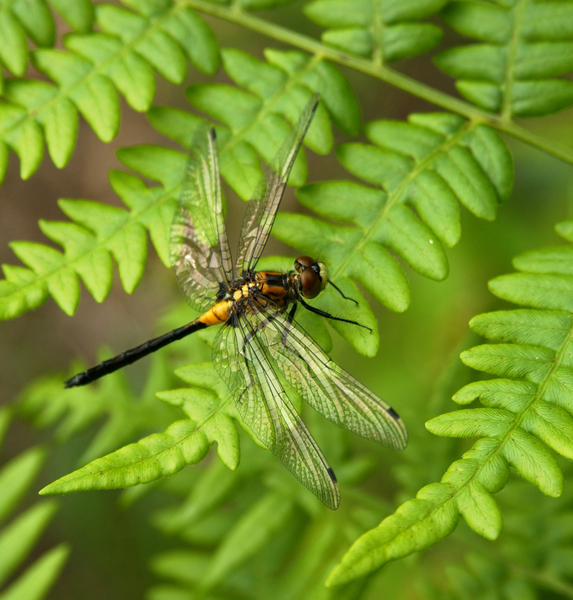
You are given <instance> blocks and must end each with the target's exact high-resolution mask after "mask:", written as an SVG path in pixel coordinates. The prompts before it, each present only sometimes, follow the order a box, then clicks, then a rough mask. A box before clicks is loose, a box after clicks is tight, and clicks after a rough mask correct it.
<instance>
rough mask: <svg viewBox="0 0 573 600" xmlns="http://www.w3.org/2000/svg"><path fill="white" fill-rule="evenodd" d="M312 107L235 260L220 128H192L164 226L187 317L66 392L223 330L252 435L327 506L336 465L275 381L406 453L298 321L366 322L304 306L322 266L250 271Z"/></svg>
mask: <svg viewBox="0 0 573 600" xmlns="http://www.w3.org/2000/svg"><path fill="white" fill-rule="evenodd" d="M318 102H319V98H318V95H314V96H313V97H312V98H311V99H310V101H309V102H308V104H307V105H306V107H305V108H304V110H303V112H302V114H301V115H300V117H299V119H298V121H297V122H296V124H295V126H294V128H293V129H292V131H291V133H290V135H289V136H288V137H287V138H286V140H285V141H284V143H283V144H282V146H281V147H280V149H279V151H278V153H277V155H276V156H275V157H274V159H273V160H272V161H271V162H270V163H269V164H268V166H267V167H266V169H265V170H264V173H263V176H262V178H261V179H260V181H259V183H258V184H257V186H256V188H255V190H254V193H253V196H252V198H251V200H250V201H249V202H248V204H247V208H246V212H245V216H244V220H243V224H242V229H241V234H240V240H239V246H238V250H237V259H236V261H235V262H233V260H232V256H231V252H230V248H229V242H228V238H227V233H226V229H225V223H224V207H223V198H222V193H221V184H220V178H219V165H218V155H217V148H216V134H215V130H214V129H209V130H207V129H205V131H204V132H203V134H201V133H198V134H196V135H195V138H194V143H193V146H192V150H191V156H190V158H189V162H188V165H187V168H186V171H185V175H184V178H183V183H182V188H181V194H180V200H179V205H178V208H177V210H176V213H175V216H174V220H173V225H172V227H171V233H170V257H171V263H172V265H173V269H174V272H175V277H176V279H177V282H178V284H179V288H180V290H181V292H182V294H183V296H184V298H185V300H186V301H187V303H188V304H189V305H190V306H191V307H192V308H193V309H195V310H197V311H199V312H200V313H201V316H199V317H198V318H196V319H194V320H193V321H191V322H190V323H188V324H186V325H183V326H182V327H180V328H178V329H175V330H173V331H171V332H169V333H167V334H165V335H162V336H160V337H158V338H155V339H152V340H150V341H148V342H146V343H145V344H142V345H140V346H138V347H136V348H133V349H131V350H127V351H125V352H122V353H121V354H119V355H118V356H116V357H114V358H111V359H109V360H106V361H104V362H102V363H100V364H99V365H97V366H95V367H92V368H91V369H88V370H87V371H84V372H82V373H78V374H77V375H75V376H74V377H72V378H71V379H68V380H67V381H66V382H65V387H67V388H71V387H75V386H81V385H86V384H88V383H91V382H92V381H95V380H96V379H99V378H100V377H103V376H104V375H107V374H109V373H112V372H114V371H116V370H117V369H120V368H122V367H124V366H126V365H129V364H131V363H133V362H135V361H137V360H139V359H140V358H143V357H144V356H147V355H148V354H150V353H152V352H155V351H156V350H159V349H160V348H163V347H164V346H166V345H167V344H171V343H172V342H174V341H176V340H180V339H182V338H184V337H186V336H188V335H191V334H192V333H195V332H196V331H200V330H202V329H204V328H206V327H210V326H214V325H221V328H220V330H219V331H218V332H217V334H216V336H215V338H214V341H213V345H212V361H213V364H214V366H215V368H216V370H217V372H218V374H219V375H220V376H221V378H222V379H223V380H224V381H225V383H226V384H227V387H228V388H229V391H230V393H231V395H232V397H233V398H234V402H235V407H236V409H237V412H238V414H239V416H240V418H241V419H242V421H243V423H244V424H245V425H246V426H247V427H248V428H249V429H250V430H251V432H252V433H253V434H254V436H255V437H256V438H257V439H258V440H259V441H260V442H261V443H262V444H263V445H264V446H265V447H266V448H268V449H269V450H270V451H271V452H272V453H273V454H274V455H276V456H277V457H278V458H279V459H280V460H281V462H282V463H283V464H284V466H285V467H286V468H287V469H288V470H289V471H290V472H291V473H292V474H293V475H294V476H295V477H296V478H297V479H298V480H299V481H300V482H301V483H302V484H303V485H304V486H306V487H307V488H308V489H309V490H310V491H311V492H313V493H314V494H315V495H316V496H317V497H318V498H319V499H320V500H321V501H322V502H323V503H324V504H325V505H326V506H327V507H328V508H330V509H332V510H335V509H336V508H338V506H339V503H340V492H339V488H338V484H337V480H336V476H335V474H334V471H333V469H332V468H331V466H330V465H329V463H328V461H327V459H326V458H325V456H324V454H323V453H322V451H321V450H320V448H319V447H318V444H317V443H316V441H315V440H314V438H313V437H312V435H311V433H310V432H309V430H308V429H307V427H306V425H305V424H304V422H303V421H302V419H301V417H300V416H299V414H298V412H297V410H296V409H295V408H294V406H293V404H292V401H291V400H290V398H289V396H288V394H287V392H286V391H285V388H284V386H283V384H282V382H281V377H280V376H279V374H280V375H281V376H282V377H283V378H284V380H285V381H286V382H287V383H288V385H289V386H290V387H291V388H292V389H293V390H294V391H295V392H297V393H298V394H299V395H300V396H301V397H302V398H303V399H304V400H305V401H306V402H307V403H308V404H309V405H310V406H311V407H312V408H314V409H315V410H317V411H318V412H319V413H320V414H321V415H323V416H324V417H325V418H326V419H328V420H330V421H332V422H333V423H335V424H336V425H338V426H340V427H342V428H344V429H346V430H348V431H351V432H353V433H355V434H358V435H359V436H362V437H364V438H367V439H369V440H373V441H375V442H378V443H380V444H382V445H384V446H386V447H389V448H393V449H396V450H402V449H404V448H405V447H406V444H407V441H408V435H407V432H406V428H405V426H404V423H403V421H402V419H401V418H400V417H399V416H398V413H397V412H396V411H395V410H394V409H393V408H392V407H391V406H389V405H388V404H387V403H386V402H384V400H382V399H381V398H379V397H378V396H377V395H376V394H374V393H373V392H371V391H370V390H369V389H368V388H366V387H365V386H364V385H362V384H361V383H360V382H359V381H357V380H356V379H355V378H354V377H352V375H350V374H349V373H347V372H346V371H345V370H343V369H342V368H341V367H340V366H338V365H337V364H336V363H335V362H334V361H333V360H332V359H331V358H330V357H329V356H328V354H326V353H325V352H324V351H323V350H322V349H321V348H320V346H319V345H318V344H317V343H316V342H315V341H314V340H313V339H312V337H311V336H310V335H309V334H307V333H306V332H305V330H304V329H303V328H302V327H301V326H300V325H299V324H298V323H297V320H296V318H295V316H296V311H297V309H298V308H299V306H302V307H303V309H306V310H309V311H311V312H313V313H315V314H318V315H321V316H322V317H326V318H327V319H330V320H333V321H339V322H344V323H349V324H352V325H355V326H359V327H364V326H363V325H360V324H359V323H357V322H356V321H352V320H350V319H345V318H343V317H339V316H334V315H331V314H329V313H327V312H325V311H322V310H320V309H318V308H317V307H314V306H312V304H309V303H308V302H307V300H312V299H313V298H316V297H317V296H318V295H319V294H320V293H321V292H322V291H323V290H324V289H325V288H326V286H327V285H331V286H333V288H334V289H336V291H337V292H338V293H340V294H341V295H342V296H343V297H344V298H346V299H347V300H350V301H353V302H355V301H354V300H352V299H350V298H347V297H346V296H344V294H343V292H342V291H341V290H340V289H339V288H338V287H337V286H336V285H335V284H334V283H333V282H332V281H331V280H330V279H329V276H328V269H327V266H326V264H325V263H324V262H322V261H319V260H315V259H313V258H311V257H309V256H300V257H298V258H297V259H296V260H295V261H294V268H293V269H292V270H291V271H288V272H279V271H257V270H256V267H257V263H258V261H259V258H260V256H261V254H262V252H263V250H264V248H265V245H266V243H267V240H268V238H269V235H270V233H271V229H272V227H273V223H274V220H275V217H276V214H277V211H278V208H279V205H280V202H281V199H282V196H283V193H284V191H285V188H286V185H287V180H288V177H289V174H290V172H291V169H292V167H293V164H294V162H295V159H296V156H297V154H298V152H299V149H300V147H301V144H302V142H303V139H304V137H305V135H306V132H307V130H308V127H309V126H310V123H311V121H312V118H313V115H314V113H315V111H316V108H317V105H318Z"/></svg>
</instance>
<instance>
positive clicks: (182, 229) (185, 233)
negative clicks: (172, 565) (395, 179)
mask: <svg viewBox="0 0 573 600" xmlns="http://www.w3.org/2000/svg"><path fill="white" fill-rule="evenodd" d="M170 255H171V264H172V265H173V269H174V271H175V277H176V278H177V283H178V284H179V288H180V289H181V292H182V293H183V296H184V298H185V300H186V301H187V303H188V304H190V305H191V306H192V307H193V308H194V309H196V310H199V311H204V310H207V309H208V308H210V307H211V306H212V305H213V303H214V301H215V296H216V295H217V292H218V291H219V288H220V285H221V284H225V285H229V283H230V282H231V280H232V276H233V275H232V274H233V264H232V260H231V253H230V251H229V242H228V240H227V232H226V230H225V222H224V214H223V200H222V196H221V185H220V180H219V163H218V158H217V146H216V141H215V130H214V129H211V130H207V128H206V127H202V128H201V129H200V130H199V132H198V133H197V134H196V135H195V138H194V143H193V147H192V154H191V157H190V158H189V162H188V163H187V168H186V171H185V176H184V179H183V183H182V185H181V196H180V199H179V206H178V207H177V210H176V211H175V217H174V219H173V225H172V227H171V236H170Z"/></svg>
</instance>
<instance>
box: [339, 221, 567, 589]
mask: <svg viewBox="0 0 573 600" xmlns="http://www.w3.org/2000/svg"><path fill="white" fill-rule="evenodd" d="M571 224H572V223H571V222H567V223H562V224H559V226H558V227H557V231H558V232H560V231H563V232H564V233H565V234H566V235H568V234H569V233H570V231H571ZM554 253H556V249H547V250H542V251H536V252H530V253H527V254H525V255H523V256H520V257H517V258H516V259H515V261H514V264H515V265H516V266H518V268H520V269H523V270H524V271H525V272H522V273H517V274H512V275H505V276H503V277H498V278H496V279H494V280H492V281H491V282H490V289H491V291H492V292H493V293H494V294H496V295H497V296H499V297H501V298H503V299H506V300H509V301H513V302H516V303H520V304H525V305H527V306H533V307H535V308H536V310H531V309H522V310H515V311H499V312H494V313H488V314H485V315H480V316H478V317H476V318H475V319H473V320H472V321H471V323H470V325H471V327H472V328H473V329H474V330H475V331H476V332H478V333H481V334H482V335H484V336H486V337H487V338H489V339H491V340H493V341H496V342H503V343H498V344H485V345H482V346H477V347H474V348H472V349H470V350H468V351H465V352H463V353H462V355H461V358H462V360H463V362H464V363H465V364H466V365H468V366H470V367H472V368H474V369H477V370H480V371H485V372H488V373H491V374H493V375H496V376H498V377H501V378H500V379H492V380H487V381H478V382H474V383H470V384H469V385H466V386H465V387H463V388H462V389H461V390H460V391H459V392H458V393H457V394H456V395H455V396H454V400H455V401H456V402H458V403H460V404H463V405H468V404H470V403H472V402H473V401H474V400H476V399H478V398H479V399H480V401H481V402H482V404H483V405H484V407H485V408H470V409H464V410H458V411H456V412H452V413H448V414H444V415H441V416H438V417H436V418H434V419H432V420H430V421H428V423H426V427H427V428H428V429H429V430H430V431H431V432H432V433H434V434H436V435H440V436H447V437H459V438H468V437H478V438H480V439H479V440H478V441H477V442H476V443H475V444H474V446H473V447H472V448H471V449H470V450H469V451H468V452H466V453H465V454H464V455H463V457H462V459H461V460H458V461H456V462H455V463H453V464H452V465H451V466H450V468H449V469H448V471H447V472H446V474H445V475H444V477H443V478H442V482H441V483H439V484H431V485H430V486H426V487H425V488H422V490H420V492H418V495H417V498H416V499H415V500H410V501H409V502H407V503H406V504H404V505H403V506H401V507H400V508H399V509H398V510H397V512H396V513H395V514H394V515H392V516H391V517H389V518H388V519H386V520H385V521H383V522H382V523H381V524H380V525H379V526H378V527H377V528H376V529H373V530H371V531H370V532H368V533H367V534H365V535H364V536H362V537H361V538H359V539H358V541H357V542H356V543H355V544H354V546H353V547H352V548H351V549H350V550H349V552H348V553H347V554H346V556H345V557H344V559H343V560H342V562H341V563H340V564H339V565H338V567H337V568H336V569H335V570H334V571H333V573H332V574H331V576H330V579H329V581H330V583H331V584H340V583H344V582H346V581H349V580H351V579H354V578H356V577H359V576H362V575H365V574H366V573H369V572H370V571H372V570H374V569H376V568H378V567H379V566H381V565H382V564H384V563H385V562H387V561H388V560H392V559H396V558H400V557H403V556H406V555H407V554H410V553H412V552H415V551H419V550H422V549H423V548H426V547H428V546H430V545H433V544H435V543H436V542H438V541H439V540H440V539H442V538H444V537H445V536H446V535H448V534H449V533H451V531H452V530H453V529H454V528H455V526H456V524H457V520H458V515H462V516H463V517H464V519H465V520H466V522H467V523H468V525H469V526H470V527H471V528H472V529H474V531H476V532H477V533H480V534H481V535H483V536H485V537H487V538H489V539H495V538H496V537H497V536H498V535H499V532H500V531H501V516H500V511H499V509H498V508H497V506H496V504H495V502H494V500H493V498H492V496H491V494H492V493H495V492H497V491H499V490H500V489H501V488H503V487H504V486H505V484H506V483H507V480H508V477H509V466H512V467H514V468H515V470H516V471H517V472H518V473H519V474H520V475H521V476H522V477H523V478H524V479H525V480H527V481H530V482H531V483H533V484H534V485H536V486H537V487H538V488H539V490H540V491H541V492H543V493H544V494H545V495H547V496H550V497H553V498H555V497H558V496H560V495H561V493H562V491H563V474H562V472H561V469H560V468H559V466H558V464H557V461H556V460H555V458H554V457H553V455H552V454H551V453H550V451H549V450H548V447H549V448H551V449H552V450H553V451H555V452H558V453H559V454H561V455H562V456H565V457H566V458H569V459H570V458H572V457H573V419H572V417H571V413H572V410H573V409H572V407H573V395H572V392H571V390H572V389H573V385H572V384H573V377H572V371H571V358H570V351H569V346H570V339H571V331H572V325H573V321H572V318H571V311H572V306H571V300H570V298H571V293H570V292H569V294H568V293H567V290H569V289H570V286H571V285H572V283H571V282H572V281H573V278H572V276H571V275H568V274H563V273H568V272H569V271H570V269H571V265H570V264H569V265H566V264H565V262H564V260H563V257H564V256H566V253H565V252H558V255H559V256H560V260H557V261H552V262H551V263H550V264H552V265H555V268H556V270H557V272H551V271H550V272H548V269H547V262H546V261H545V257H546V256H547V255H548V254H549V255H552V254H554Z"/></svg>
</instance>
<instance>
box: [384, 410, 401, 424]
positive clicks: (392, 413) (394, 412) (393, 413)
mask: <svg viewBox="0 0 573 600" xmlns="http://www.w3.org/2000/svg"><path fill="white" fill-rule="evenodd" d="M386 412H387V413H388V414H389V415H390V416H391V417H392V418H393V419H396V421H399V420H400V415H399V414H398V413H397V412H396V411H395V410H394V409H393V408H392V407H391V406H390V407H389V408H387V409H386Z"/></svg>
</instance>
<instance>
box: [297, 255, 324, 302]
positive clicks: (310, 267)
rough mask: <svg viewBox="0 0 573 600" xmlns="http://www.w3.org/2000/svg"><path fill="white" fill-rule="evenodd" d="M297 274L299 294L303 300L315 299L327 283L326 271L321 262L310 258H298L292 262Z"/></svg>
mask: <svg viewBox="0 0 573 600" xmlns="http://www.w3.org/2000/svg"><path fill="white" fill-rule="evenodd" d="M294 269H295V271H296V272H297V273H298V279H299V282H300V293H301V294H302V295H303V296H304V297H305V298H316V297H317V296H318V294H320V292H322V290H323V289H324V288H325V287H326V284H327V283H328V270H327V268H326V265H325V264H324V263H323V262H322V261H318V260H314V258H311V257H310V256H299V257H298V258H297V259H296V260H295V261H294Z"/></svg>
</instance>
